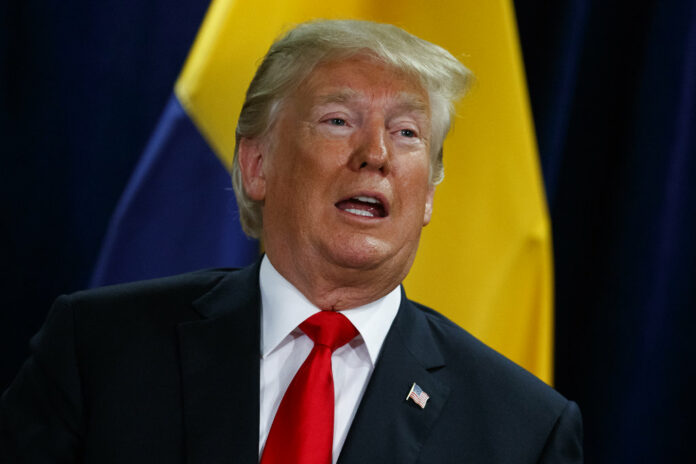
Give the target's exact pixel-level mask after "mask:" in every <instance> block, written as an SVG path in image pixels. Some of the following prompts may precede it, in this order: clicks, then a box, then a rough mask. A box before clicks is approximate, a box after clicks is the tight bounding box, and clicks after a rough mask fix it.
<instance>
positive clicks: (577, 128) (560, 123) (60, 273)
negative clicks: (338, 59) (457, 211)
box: [0, 0, 696, 463]
mask: <svg viewBox="0 0 696 464" xmlns="http://www.w3.org/2000/svg"><path fill="white" fill-rule="evenodd" d="M207 3H208V2H207V1H197V2H194V1H189V2H178V1H172V0H169V1H164V0H150V1H147V2H142V1H134V0H122V1H118V2H116V1H113V0H104V1H100V2H88V1H86V0H74V1H71V2H63V1H57V0H42V1H37V0H25V1H18V0H15V1H12V2H8V1H6V2H3V3H2V4H0V150H2V162H3V167H2V169H0V173H1V174H0V175H1V176H2V177H1V178H0V185H1V186H2V189H3V191H2V194H3V195H2V198H3V200H2V202H1V204H2V208H3V211H2V216H1V217H2V226H3V227H2V228H1V229H0V230H2V234H3V235H2V243H3V255H2V258H3V264H4V266H3V270H4V272H3V276H2V292H3V294H4V295H5V299H4V305H3V306H2V309H1V310H0V352H1V353H2V355H1V359H2V365H1V366H0V367H1V369H0V388H2V387H3V386H4V385H7V384H8V383H9V382H10V380H11V379H12V377H13V376H14V375H15V373H16V371H17V369H18V368H19V366H20V364H21V362H22V360H23V359H24V358H25V357H26V355H27V354H28V351H27V340H28V338H29V337H30V336H31V335H32V334H33V333H34V332H35V331H36V330H37V329H38V328H39V326H40V324H41V321H42V320H43V318H44V316H45V313H46V311H47V309H48V307H49V305H50V303H51V301H52V300H53V299H54V298H55V297H56V296H57V295H58V294H60V293H64V292H70V291H74V290H77V289H80V288H83V287H85V286H87V284H88V282H89V277H90V274H91V271H92V269H93V266H94V264H95V261H96V258H97V254H98V252H99V248H100V245H101V242H102V240H103V237H104V234H105V232H106V227H107V224H108V220H109V218H110V216H111V213H112V211H113V209H114V207H115V205H116V203H117V201H118V199H119V196H120V195H121V192H122V191H123V189H124V187H125V185H126V183H127V181H128V178H129V176H130V174H131V173H132V171H133V168H134V166H135V164H136V162H137V160H138V158H139V156H140V154H141V152H142V151H143V149H144V147H145V145H146V143H147V140H148V137H149V136H150V134H151V132H152V131H153V129H154V128H155V126H156V123H157V120H158V118H159V115H160V114H161V112H162V111H163V109H164V107H165V105H166V103H167V100H168V97H169V96H170V94H171V90H172V85H173V83H174V81H175V79H176V76H177V74H178V72H179V70H180V68H181V66H182V64H183V61H184V58H185V56H186V53H187V52H188V49H189V47H190V45H191V43H192V41H193V38H194V36H195V32H196V30H197V28H198V26H199V24H200V22H201V20H202V18H203V15H204V12H205V10H206V8H207ZM515 6H516V9H517V15H518V20H519V27H520V36H521V42H522V48H523V52H524V59H525V65H526V68H527V75H528V80H529V88H530V95H531V99H532V107H533V112H534V118H535V123H536V128H537V135H538V140H539V148H540V154H541V159H542V164H543V169H544V178H545V182H546V186H547V192H548V197H549V204H550V209H551V215H552V220H553V232H554V246H555V265H556V291H557V294H556V314H557V327H556V335H557V337H556V384H557V387H558V389H559V390H560V391H561V392H562V393H563V394H565V395H566V396H568V397H570V398H572V399H574V400H576V401H577V402H578V403H579V404H580V406H581V408H582V411H583V414H584V419H585V431H586V453H587V461H588V462H606V463H618V462H621V463H623V462H625V463H634V462H680V461H687V460H689V459H691V460H693V459H694V458H695V457H696V452H695V451H693V449H692V448H693V447H692V446H690V443H689V440H690V439H691V435H690V434H689V432H690V431H689V426H690V422H691V418H692V417H693V415H694V413H696V408H695V407H694V406H695V405H694V394H693V392H694V391H696V367H695V366H696V361H695V359H696V349H695V348H694V343H693V342H692V339H693V338H694V337H693V335H692V332H693V330H694V327H695V326H696V324H695V322H696V290H694V288H695V285H694V284H696V246H695V245H694V239H695V238H696V219H695V216H696V214H695V213H696V140H695V135H694V134H695V132H696V0H682V1H678V0H665V1H657V0H655V1H634V2H601V1H598V0H595V1H591V0H586V1H581V0H567V1H565V2H543V1H541V0H518V1H516V2H515Z"/></svg>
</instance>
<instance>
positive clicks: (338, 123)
mask: <svg viewBox="0 0 696 464" xmlns="http://www.w3.org/2000/svg"><path fill="white" fill-rule="evenodd" d="M328 122H329V124H331V125H332V126H345V125H346V120H345V119H341V118H331V119H329V120H328Z"/></svg>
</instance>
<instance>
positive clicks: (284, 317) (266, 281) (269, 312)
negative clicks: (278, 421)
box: [259, 256, 401, 464]
mask: <svg viewBox="0 0 696 464" xmlns="http://www.w3.org/2000/svg"><path fill="white" fill-rule="evenodd" d="M259 284H260V286H261V392H260V393H261V396H260V400H261V402H260V415H259V419H260V420H259V457H260V456H261V455H262V453H263V448H264V446H265V444H266V439H267V438H268V432H269V431H270V430H271V425H272V424H273V418H274V417H275V414H276V411H277V410H278V406H279V405H280V401H281V400H282V398H283V395H285V390H286V389H287V388H288V386H289V385H290V382H291V381H292V379H293V377H295V373H297V371H298V370H299V368H300V366H301V365H302V363H303V362H304V361H305V359H306V358H307V356H308V355H309V352H310V351H312V347H313V346H314V342H313V341H312V340H311V339H310V338H309V337H308V336H307V335H305V334H304V332H302V331H301V330H300V329H299V327H298V326H299V325H300V324H301V323H302V322H304V320H305V319H307V318H308V317H310V316H311V315H313V314H315V313H317V312H319V311H320V309H319V308H317V307H316V306H314V305H313V304H312V303H310V302H309V300H307V298H305V296H304V295H303V294H302V293H300V291H299V290H297V289H296V288H295V287H294V286H293V285H292V284H291V283H290V282H288V281H287V280H286V279H285V278H284V277H283V276H281V275H280V274H279V273H278V271H276V270H275V268H274V267H273V265H272V264H271V262H270V260H269V259H268V256H264V258H263V261H262V262H261V272H260V275H259ZM400 303H401V291H400V289H399V287H398V286H397V287H396V288H395V289H394V290H392V291H391V292H390V293H389V294H387V295H386V296H384V297H382V298H380V299H379V300H377V301H374V302H372V303H369V304H367V305H364V306H360V307H358V308H353V309H349V310H345V311H341V313H343V314H344V315H345V316H346V317H347V318H348V319H349V320H350V322H352V323H353V325H354V326H355V328H356V329H358V332H360V335H358V336H356V337H355V338H354V339H353V340H351V341H350V342H349V343H347V344H346V345H344V346H342V347H340V348H338V349H336V351H334V353H333V355H332V356H331V366H332V370H333V378H334V396H335V401H334V439H333V463H334V464H335V463H336V461H337V460H338V455H339V453H340V451H341V448H342V447H343V442H345V440H346V436H347V435H348V429H349V428H350V424H351V423H352V422H353V417H354V416H355V412H356V411H357V409H358V404H359V403H360V399H361V398H362V395H363V393H364V391H365V387H366V386H367V382H368V380H369V379H370V375H371V374H372V371H373V369H374V366H375V363H376V362H377V357H378V356H379V352H380V350H381V348H382V343H384V338H385V337H386V336H387V332H389V328H390V327H391V324H392V322H393V321H394V317H395V316H396V313H397V311H398V310H399V304H400Z"/></svg>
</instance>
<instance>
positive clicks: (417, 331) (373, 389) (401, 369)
mask: <svg viewBox="0 0 696 464" xmlns="http://www.w3.org/2000/svg"><path fill="white" fill-rule="evenodd" d="M401 301H402V302H401V306H400V307H399V312H398V314H397V316H396V318H395V319H394V323H393V324H392V327H391V329H390V330H389V333H388V335H387V338H386V339H385V341H384V346H383V348H382V352H381V354H380V357H379V360H378V361H377V365H376V366H375V370H374V372H373V373H372V377H371V379H370V382H369V384H368V387H367V389H366V391H365V395H364V396H363V399H362V402H361V403H360V406H359V408H358V411H357V413H356V415H355V419H354V420H353V424H352V425H351V428H350V432H349V433H348V437H347V438H346V442H345V444H344V445H343V450H342V451H341V455H340V457H339V460H338V463H339V464H350V463H364V462H380V463H388V462H394V463H402V464H409V463H413V462H415V461H416V459H417V458H418V455H419V453H420V449H421V447H422V445H423V443H424V442H425V440H426V439H427V437H428V435H429V434H430V431H431V429H432V426H433V424H434V423H435V421H436V419H437V418H438V416H439V415H440V413H441V412H442V408H443V406H444V404H445V403H446V401H447V398H448V396H449V387H448V386H447V385H445V384H443V383H442V381H440V380H439V379H436V378H435V376H434V375H433V374H432V372H433V371H434V370H436V369H439V368H441V367H443V366H444V360H443V357H442V354H441V352H440V350H439V348H438V346H437V344H436V342H435V340H434V338H433V335H432V333H431V331H430V328H429V325H428V322H427V320H426V318H425V316H424V315H423V314H422V313H421V312H420V310H418V309H417V308H416V307H415V306H414V304H413V303H411V302H410V301H408V300H407V299H406V296H405V295H404V294H403V292H402V299H401ZM414 382H415V383H417V384H418V385H419V386H420V387H421V388H422V389H423V391H425V392H426V393H427V394H428V395H429V396H430V399H429V400H428V402H427V404H426V407H425V408H424V409H421V408H420V406H418V405H416V404H415V403H414V402H413V401H411V400H406V396H407V394H408V392H409V390H410V388H411V385H412V384H413V383H414Z"/></svg>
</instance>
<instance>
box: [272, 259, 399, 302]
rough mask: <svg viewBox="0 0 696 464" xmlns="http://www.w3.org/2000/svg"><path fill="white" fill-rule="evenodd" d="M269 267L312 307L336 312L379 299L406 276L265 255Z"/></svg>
mask: <svg viewBox="0 0 696 464" xmlns="http://www.w3.org/2000/svg"><path fill="white" fill-rule="evenodd" d="M268 258H269V260H270V261H271V264H273V267H274V268H275V269H276V270H277V271H278V273H280V275H282V276H283V277H284V278H285V279H287V280H288V282H290V283H291V284H292V285H293V286H295V288H297V289H298V290H299V291H300V292H301V293H302V294H303V295H304V296H305V297H306V298H307V299H308V300H309V301H310V302H311V303H312V304H313V305H315V306H316V307H318V308H321V309H330V310H334V311H340V310H344V309H351V308H356V307H358V306H363V305H366V304H368V303H371V302H373V301H375V300H378V299H380V298H382V297H383V296H385V295H387V294H388V293H389V292H391V291H392V290H394V288H396V287H397V286H398V285H399V284H400V283H401V281H402V280H403V279H404V278H405V277H406V274H407V272H408V269H409V268H410V266H405V267H404V268H403V269H405V270H406V271H405V272H396V273H394V272H388V270H387V269H385V267H384V266H376V267H374V268H371V269H354V268H346V267H341V266H335V265H331V264H330V263H325V262H324V263H321V264H317V263H316V262H302V260H301V261H300V262H298V261H286V260H282V259H281V260H278V259H274V256H272V255H271V254H269V255H268ZM307 261H309V260H307Z"/></svg>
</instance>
